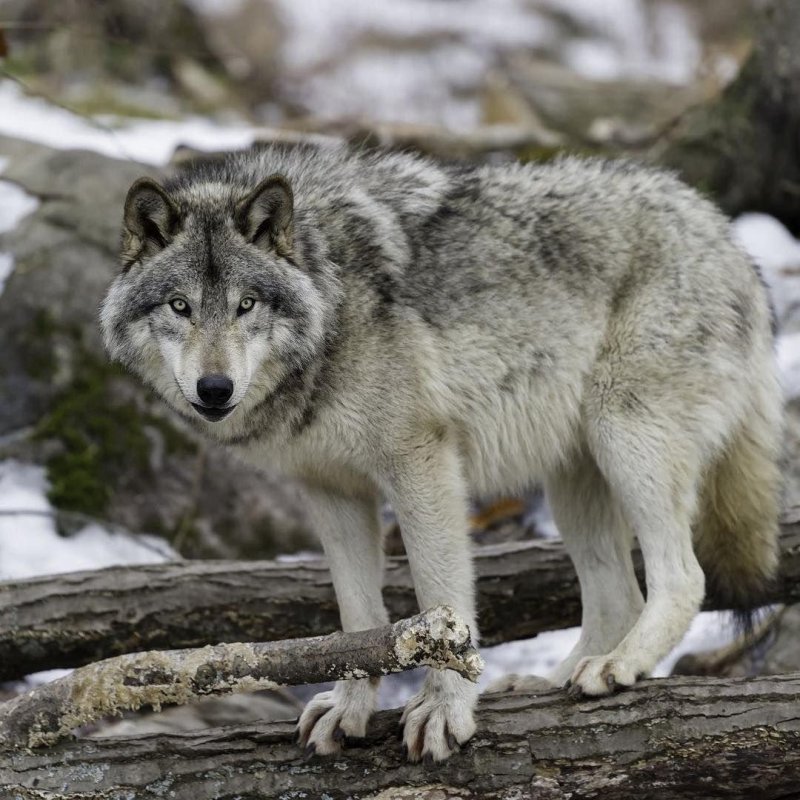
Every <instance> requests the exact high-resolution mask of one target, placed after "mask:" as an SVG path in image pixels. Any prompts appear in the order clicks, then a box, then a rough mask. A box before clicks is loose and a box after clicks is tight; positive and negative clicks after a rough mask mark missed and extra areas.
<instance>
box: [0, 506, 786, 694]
mask: <svg viewBox="0 0 800 800" xmlns="http://www.w3.org/2000/svg"><path fill="white" fill-rule="evenodd" d="M781 550H782V554H781V574H780V578H779V580H778V581H777V582H776V585H775V587H774V589H773V592H772V594H771V595H770V596H769V597H767V598H765V601H766V602H785V603H792V602H798V601H800V524H798V523H797V522H796V521H791V522H786V523H784V526H783V533H782V536H781ZM476 552H477V556H476V567H477V574H478V604H479V612H480V630H481V637H482V638H481V641H482V643H483V644H485V645H492V644H497V643H499V642H506V641H512V640H515V639H524V638H529V637H531V636H535V635H536V634H537V633H541V632H542V631H548V630H558V629H560V628H566V627H569V626H571V625H579V624H580V609H581V603H580V592H579V588H578V584H577V580H576V578H575V571H574V569H573V567H572V562H571V561H570V560H569V557H568V556H567V554H566V552H565V551H564V548H563V545H562V544H561V542H560V541H531V542H522V543H515V544H507V545H496V546H491V547H482V548H478V549H477V551H476ZM637 560H638V559H637ZM638 569H639V574H640V578H641V573H642V570H641V564H639V567H638ZM384 596H385V598H386V603H387V606H388V608H389V613H390V616H391V617H392V618H394V619H402V618H405V617H410V616H412V615H413V614H415V613H416V612H417V610H418V608H417V601H416V597H415V596H414V587H413V584H412V581H411V575H410V573H409V570H408V564H407V562H406V560H405V559H403V558H393V559H390V560H389V565H388V568H387V573H386V582H385V590H384ZM705 607H706V608H707V609H718V608H722V607H723V606H722V605H720V604H719V603H718V602H717V601H716V600H715V598H714V597H709V598H708V600H707V601H706V605H705ZM338 628H339V613H338V609H337V606H336V598H335V597H334V593H333V587H332V585H331V581H330V576H329V574H328V570H327V567H326V566H325V563H324V562H323V561H321V560H320V561H301V562H295V563H291V564H284V563H274V562H270V561H258V562H232V561H228V562H225V561H222V562H220V561H187V562H180V563H174V564H159V565H147V566H140V567H113V568H110V569H104V570H98V571H96V572H76V573H71V574H67V575H58V576H55V577H42V578H33V579H29V580H24V581H15V582H9V583H0V680H2V679H6V680H7V679H11V678H18V677H21V676H23V675H26V674H29V673H31V672H36V671H39V670H44V669H51V668H53V667H70V666H79V665H81V664H87V663H89V662H91V661H97V660H99V659H102V658H107V657H109V656H115V655H120V654H122V653H127V652H136V651H141V650H164V649H173V648H184V647H200V646H202V645H205V644H209V643H216V642H237V641H238V642H252V641H274V640H277V639H288V638H294V637H302V636H316V635H319V634H323V633H329V632H330V631H333V630H336V629H338Z"/></svg>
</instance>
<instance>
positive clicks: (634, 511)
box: [572, 414, 705, 695]
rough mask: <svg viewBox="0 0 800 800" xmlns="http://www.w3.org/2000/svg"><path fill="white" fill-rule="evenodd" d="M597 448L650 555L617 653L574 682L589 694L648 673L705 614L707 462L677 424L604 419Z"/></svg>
mask: <svg viewBox="0 0 800 800" xmlns="http://www.w3.org/2000/svg"><path fill="white" fill-rule="evenodd" d="M589 434H590V435H589V444H590V448H591V450H592V453H593V455H594V457H595V459H596V462H597V464H598V466H599V468H600V470H601V472H602V473H603V475H604V476H605V478H606V480H607V481H608V485H609V487H610V489H611V492H612V494H613V496H614V498H615V500H616V501H617V502H618V503H619V504H620V507H621V509H622V512H623V513H624V515H625V517H626V518H627V520H628V521H629V523H630V525H631V527H632V528H633V531H634V533H635V534H636V536H637V538H638V540H639V544H640V546H641V549H642V555H643V556H644V563H645V571H646V575H647V602H646V603H645V606H644V610H643V611H642V613H641V615H640V616H639V619H638V620H637V621H636V624H635V625H634V626H633V628H632V629H631V630H630V631H629V632H628V633H627V634H626V636H625V637H624V638H623V640H622V641H621V642H620V643H619V644H618V645H617V646H616V647H615V648H614V649H613V650H611V651H610V652H609V653H606V654H603V655H598V656H590V657H588V658H584V659H583V660H582V661H580V662H579V663H578V664H577V666H576V667H575V670H574V673H573V675H572V684H573V687H574V689H575V691H577V692H582V693H584V694H587V695H602V694H608V693H609V692H611V691H613V690H614V689H615V688H619V687H623V686H630V685H632V684H633V683H634V682H635V681H636V680H637V679H638V678H639V677H641V676H643V675H647V674H648V673H650V672H651V671H652V669H653V668H654V667H655V665H656V664H657V663H658V661H660V660H661V659H662V658H663V657H664V656H666V655H667V654H668V653H669V651H670V650H671V649H672V648H673V647H674V646H675V645H676V644H678V642H679V641H680V639H681V637H682V636H683V635H684V633H686V630H687V629H688V627H689V625H690V623H691V621H692V619H693V618H694V616H695V615H696V614H697V612H698V611H699V609H700V604H701V602H702V600H703V595H704V591H705V577H704V575H703V570H702V569H701V567H700V564H699V563H698V561H697V558H696V557H695V554H694V550H693V547H692V530H691V520H692V516H693V514H694V510H695V507H696V503H697V486H698V479H699V475H700V471H701V470H700V466H699V459H698V456H697V454H696V451H695V449H694V447H692V443H691V442H690V441H688V438H687V437H686V436H685V435H683V432H682V431H681V430H679V429H678V426H676V425H674V424H670V422H669V420H667V419H664V418H661V419H655V418H654V417H653V416H652V415H650V416H649V417H647V418H644V417H639V418H637V419H631V418H630V417H628V418H626V417H620V416H617V415H611V414H609V415H606V416H604V417H599V418H596V419H595V421H594V423H593V425H592V426H591V430H590V431H589Z"/></svg>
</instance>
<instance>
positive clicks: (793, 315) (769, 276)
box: [733, 213, 800, 398]
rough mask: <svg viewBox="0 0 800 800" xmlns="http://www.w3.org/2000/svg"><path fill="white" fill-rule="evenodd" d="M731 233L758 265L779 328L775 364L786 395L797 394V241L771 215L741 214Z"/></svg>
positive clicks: (799, 362)
mask: <svg viewBox="0 0 800 800" xmlns="http://www.w3.org/2000/svg"><path fill="white" fill-rule="evenodd" d="M733 231H734V236H735V237H736V239H737V240H738V242H739V243H740V244H741V246H742V247H743V248H744V249H745V250H746V251H747V252H748V253H749V254H750V256H751V257H752V258H753V260H754V261H755V262H756V264H758V266H759V267H760V268H761V273H762V275H763V277H764V281H765V282H766V284H767V286H769V288H770V293H771V295H772V302H773V304H774V306H775V315H776V317H777V319H778V324H779V328H780V330H781V332H780V334H779V335H778V338H777V347H776V352H777V358H778V367H779V370H780V373H781V380H782V383H783V387H784V391H785V392H786V395H787V397H790V398H794V397H798V396H800V241H798V240H797V239H795V238H794V236H792V234H791V233H789V231H788V230H787V229H786V228H785V227H784V226H783V225H782V224H781V223H780V222H778V220H776V219H775V218H774V217H771V216H769V215H767V214H755V213H751V214H742V216H740V217H739V218H738V219H736V220H735V221H734V223H733Z"/></svg>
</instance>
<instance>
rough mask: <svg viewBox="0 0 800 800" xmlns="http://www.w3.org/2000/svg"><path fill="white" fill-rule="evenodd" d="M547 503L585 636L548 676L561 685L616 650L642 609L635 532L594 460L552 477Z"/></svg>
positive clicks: (586, 458)
mask: <svg viewBox="0 0 800 800" xmlns="http://www.w3.org/2000/svg"><path fill="white" fill-rule="evenodd" d="M545 488H546V493H547V499H548V501H549V503H550V507H551V509H552V512H553V518H554V519H555V523H556V525H557V526H558V530H559V532H560V533H561V537H562V539H563V540H564V545H565V546H566V548H567V551H568V552H569V554H570V556H571V558H572V562H573V564H574V565H575V571H576V572H577V573H578V580H579V582H580V586H581V605H582V608H583V612H582V620H581V636H580V639H579V640H578V642H577V644H576V645H575V647H574V648H573V649H572V652H571V653H570V654H569V655H568V656H567V658H566V659H565V660H564V661H563V662H562V663H561V664H559V666H558V667H556V669H555V670H554V671H553V673H552V674H551V675H549V676H548V678H549V680H550V681H552V682H553V683H555V684H556V685H561V684H563V683H565V682H566V681H567V679H568V678H570V676H571V675H572V673H573V671H574V669H575V666H576V664H577V663H578V662H579V661H580V660H581V659H582V658H585V657H586V656H597V655H603V654H604V653H608V652H610V651H611V650H613V649H614V648H615V647H616V646H617V645H618V644H619V643H620V642H621V641H622V639H623V638H624V637H625V635H626V634H627V633H628V631H629V630H630V629H631V628H632V627H633V626H634V624H635V623H636V620H637V619H638V618H639V614H640V613H641V611H642V608H643V607H644V600H643V598H642V593H641V590H640V589H639V584H638V583H637V581H636V575H635V573H634V570H633V561H632V560H631V546H632V540H633V534H632V532H631V529H630V526H629V525H628V524H627V522H626V521H625V519H624V518H623V516H622V514H621V513H620V510H619V506H618V504H617V503H616V502H615V500H614V498H613V496H612V495H611V492H610V490H609V487H608V484H607V483H606V480H605V478H604V477H603V475H602V473H601V472H600V470H599V469H598V468H597V465H596V464H595V462H594V460H593V459H592V457H591V456H590V455H588V454H586V453H582V454H581V455H579V456H578V457H577V458H576V459H575V460H574V461H573V462H572V463H570V464H569V465H568V466H565V467H564V468H563V469H561V470H559V471H558V472H557V473H553V474H551V475H550V476H548V478H547V480H546V482H545Z"/></svg>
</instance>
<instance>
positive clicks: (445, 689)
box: [387, 434, 478, 761]
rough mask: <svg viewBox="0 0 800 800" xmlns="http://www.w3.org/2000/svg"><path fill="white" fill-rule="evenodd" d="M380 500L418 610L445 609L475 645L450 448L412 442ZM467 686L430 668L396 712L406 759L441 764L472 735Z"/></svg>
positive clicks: (459, 489) (439, 442)
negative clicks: (393, 523)
mask: <svg viewBox="0 0 800 800" xmlns="http://www.w3.org/2000/svg"><path fill="white" fill-rule="evenodd" d="M387 495H388V497H389V500H390V502H391V504H392V506H393V508H394V510H395V513H396V514H397V517H398V521H399V523H400V530H401V532H402V535H403V543H404V544H405V548H406V552H407V554H408V560H409V564H410V566H411V573H412V577H413V579H414V585H415V588H416V593H417V601H418V603H419V606H420V609H422V610H425V609H428V608H431V607H433V606H437V605H449V606H452V608H453V609H454V610H455V611H456V612H457V613H458V614H459V615H460V616H461V617H462V619H463V620H464V621H465V622H466V623H467V625H469V628H470V631H471V632H472V639H473V642H474V641H477V636H478V631H477V627H476V624H475V601H474V585H473V584H474V581H473V567H472V554H471V547H470V539H469V522H468V519H469V518H468V503H467V497H466V492H465V488H464V480H463V477H462V475H461V469H460V465H459V463H458V457H457V455H456V452H455V449H454V448H453V447H451V446H450V445H449V443H448V442H447V441H446V439H445V438H444V437H442V436H438V435H433V434H432V435H430V436H428V437H420V438H419V439H418V440H414V441H412V442H410V443H409V444H408V446H407V447H404V448H403V454H402V455H401V456H399V457H398V459H397V460H396V462H395V469H394V472H393V475H392V476H391V480H390V485H389V486H388V487H387ZM477 698H478V688H477V686H476V685H475V684H474V683H471V682H470V681H468V680H466V679H465V678H462V677H461V676H460V675H457V674H456V673H455V672H452V671H450V670H442V671H439V670H431V671H429V672H428V675H427V676H426V679H425V683H424V685H423V687H422V690H421V691H420V692H419V693H418V694H417V695H415V696H414V697H413V698H412V699H411V700H410V701H409V703H408V705H407V706H406V709H405V711H404V713H403V719H402V721H403V724H404V726H405V727H404V735H403V739H404V742H405V745H406V749H407V751H408V757H409V759H410V760H411V761H419V760H420V759H426V760H432V761H442V760H443V759H445V758H447V757H448V756H449V755H450V754H451V753H452V752H453V750H455V749H456V748H457V746H458V745H459V744H463V743H464V742H466V741H467V739H469V738H470V737H471V736H472V734H473V733H474V732H475V722H474V719H473V710H474V708H475V704H476V701H477Z"/></svg>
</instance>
